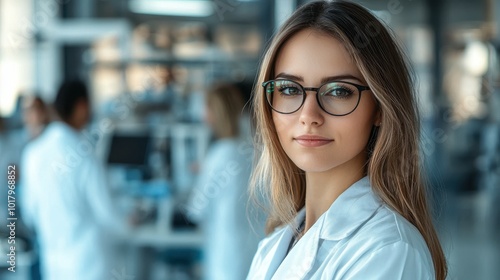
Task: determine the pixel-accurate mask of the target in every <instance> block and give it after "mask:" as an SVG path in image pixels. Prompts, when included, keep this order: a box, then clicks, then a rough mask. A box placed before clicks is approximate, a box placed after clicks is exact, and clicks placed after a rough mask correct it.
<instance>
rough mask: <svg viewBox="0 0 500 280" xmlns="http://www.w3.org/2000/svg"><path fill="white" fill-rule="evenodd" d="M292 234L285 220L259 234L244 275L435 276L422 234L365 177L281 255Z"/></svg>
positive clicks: (388, 278)
mask: <svg viewBox="0 0 500 280" xmlns="http://www.w3.org/2000/svg"><path fill="white" fill-rule="evenodd" d="M304 215H305V211H304V209H302V210H301V211H300V212H299V213H298V215H297V217H296V219H297V220H296V222H297V223H298V221H301V220H303V219H304ZM292 235H293V232H292V228H291V226H290V225H288V226H284V227H281V228H278V229H277V230H275V231H274V232H273V233H272V234H271V235H270V236H268V237H266V238H265V239H264V240H262V241H261V243H260V244H259V249H258V251H257V254H256V255H255V257H254V260H253V262H252V267H251V269H250V273H249V275H248V277H247V279H249V280H250V279H259V280H265V279H276V280H278V279H287V280H292V279H318V280H319V279H321V280H326V279H329V280H331V279H350V280H351V279H359V280H366V279H384V280H391V279H405V280H407V279H410V280H411V279H418V280H422V279H434V267H433V262H432V259H431V255H430V252H429V250H428V247H427V246H426V243H425V241H424V239H423V237H422V235H421V234H420V233H419V231H418V230H417V229H416V228H415V227H414V226H413V225H412V224H410V223H409V222H408V221H407V220H406V219H404V218H403V217H402V216H400V215H399V214H398V213H396V211H394V210H392V209H391V208H389V207H388V206H386V205H385V204H384V203H383V202H382V201H381V200H380V199H379V198H378V196H376V195H375V194H374V192H373V191H372V189H371V187H370V182H369V179H368V177H364V178H362V179H361V180H360V181H358V182H356V183H354V184H353V185H352V186H351V187H349V188H348V189H347V190H345V191H344V192H343V193H342V194H341V195H340V196H339V197H338V198H337V199H336V200H335V202H334V203H333V204H332V205H331V206H330V208H329V209H328V210H327V211H326V212H325V213H324V214H323V215H321V216H320V218H319V219H318V220H317V221H316V223H315V224H314V225H313V226H312V227H311V228H310V229H309V230H308V231H307V232H306V233H305V234H304V236H303V237H302V238H301V239H300V240H299V241H298V242H297V244H296V245H295V246H294V247H293V248H292V249H291V251H290V252H289V253H288V255H286V252H287V249H288V246H289V243H290V240H291V238H292ZM285 255H286V257H285Z"/></svg>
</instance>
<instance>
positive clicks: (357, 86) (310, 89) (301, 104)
mask: <svg viewBox="0 0 500 280" xmlns="http://www.w3.org/2000/svg"><path fill="white" fill-rule="evenodd" d="M276 81H289V82H293V83H294V84H297V85H299V86H300V88H301V89H302V91H303V92H304V94H303V95H302V96H303V97H302V103H300V106H299V107H298V108H297V110H295V111H292V112H289V113H285V112H280V111H278V110H276V108H274V107H273V105H272V104H271V102H270V101H269V98H267V97H266V101H267V104H269V106H270V107H271V109H273V110H274V111H275V112H278V113H280V114H287V115H288V114H293V113H295V112H297V111H298V110H300V108H302V106H303V105H304V102H305V101H306V96H307V94H306V91H315V92H316V101H317V102H318V105H319V107H320V108H321V109H322V110H323V111H324V112H325V113H327V114H328V115H331V116H336V117H342V116H347V115H349V114H351V113H352V112H354V111H355V110H356V109H357V108H358V105H359V102H360V101H361V93H363V91H365V90H370V87H368V86H362V85H358V84H355V83H350V82H345V81H328V82H326V83H324V84H321V85H320V86H319V87H316V88H315V87H304V86H302V85H301V84H299V83H297V82H295V81H292V80H286V79H277V80H269V81H266V82H263V83H262V87H263V88H264V94H266V95H267V94H271V93H268V92H267V91H266V86H267V85H268V84H270V83H274V82H276ZM331 83H344V84H349V85H352V86H354V87H356V89H358V91H359V96H358V101H357V102H356V106H354V109H352V110H351V111H350V112H348V113H345V114H340V115H338V114H332V113H330V112H328V111H327V110H325V108H323V105H321V102H320V101H319V89H320V88H322V87H323V86H324V85H327V84H331Z"/></svg>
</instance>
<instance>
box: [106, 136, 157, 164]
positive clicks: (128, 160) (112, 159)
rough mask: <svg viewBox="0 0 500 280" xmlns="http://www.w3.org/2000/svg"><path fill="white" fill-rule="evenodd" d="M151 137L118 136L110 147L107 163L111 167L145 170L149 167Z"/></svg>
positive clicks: (112, 140) (112, 139)
mask: <svg viewBox="0 0 500 280" xmlns="http://www.w3.org/2000/svg"><path fill="white" fill-rule="evenodd" d="M150 151H151V137H150V136H149V135H148V134H117V133H115V134H114V135H113V136H112V138H111V142H110V145H109V153H108V159H107V162H108V164H110V165H121V166H125V167H135V168H144V167H146V166H147V165H148V159H149V154H150Z"/></svg>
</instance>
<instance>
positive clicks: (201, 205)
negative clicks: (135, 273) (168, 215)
mask: <svg viewBox="0 0 500 280" xmlns="http://www.w3.org/2000/svg"><path fill="white" fill-rule="evenodd" d="M252 159H253V148H252V145H251V141H247V142H245V141H241V140H238V139H223V140H218V141H217V142H215V143H214V145H213V146H212V147H211V148H210V150H209V152H208V154H207V156H206V159H205V161H204V162H203V165H202V170H201V173H200V175H199V179H198V182H197V185H196V186H195V188H194V189H193V192H192V194H191V197H190V201H189V206H188V208H187V211H188V217H189V218H190V219H191V220H194V221H197V222H200V223H201V226H202V229H203V231H204V234H205V246H204V253H205V254H204V277H203V279H206V280H225V279H227V280H239V279H245V277H246V275H247V274H248V270H249V268H250V264H251V263H252V257H253V255H254V254H255V252H256V251H257V245H258V243H259V240H260V239H262V238H263V237H264V223H265V219H264V217H263V216H260V217H259V216H258V215H256V213H255V212H252V211H251V207H247V202H248V199H249V197H248V194H247V190H248V180H249V177H250V172H251V169H252Z"/></svg>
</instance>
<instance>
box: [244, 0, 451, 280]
mask: <svg viewBox="0 0 500 280" xmlns="http://www.w3.org/2000/svg"><path fill="white" fill-rule="evenodd" d="M406 61H407V59H406V57H405V56H404V54H403V52H402V51H401V49H400V47H398V45H397V44H396V42H395V40H394V39H393V37H392V35H391V34H390V33H389V32H388V30H387V28H386V27H385V26H384V24H382V23H381V22H380V21H379V20H378V19H377V18H376V17H375V16H373V15H372V14H371V13H370V12H369V11H368V10H367V9H365V8H363V7H362V6H360V5H358V4H355V3H351V2H346V1H335V2H312V3H308V4H306V5H304V6H302V7H301V8H299V9H298V10H297V11H296V12H295V13H294V14H293V15H292V16H291V17H290V18H289V19H288V20H287V21H286V22H285V23H284V24H283V26H282V27H281V29H280V30H279V31H278V33H277V34H276V35H275V37H274V39H273V40H272V42H271V44H270V46H269V48H268V50H267V52H266V54H265V57H264V58H263V62H262V66H261V70H260V74H259V76H258V81H257V85H256V89H255V92H254V94H255V96H254V108H255V114H256V122H257V124H256V125H257V133H256V134H257V136H258V145H260V146H261V147H262V153H261V155H260V158H259V161H258V164H257V167H256V170H255V173H254V174H253V184H252V187H254V189H253V191H254V192H255V193H256V194H259V195H261V194H265V195H267V198H268V200H269V203H270V205H271V208H270V216H269V219H268V224H267V226H268V227H267V230H268V232H270V234H269V236H267V237H266V238H265V239H264V240H263V241H262V242H261V243H260V244H259V249H258V251H257V253H256V255H255V257H254V260H253V263H252V267H251V269H250V272H249V275H248V278H247V279H259V280H264V279H350V280H352V279H360V280H365V279H384V280H388V279H405V280H407V279H439V280H443V279H445V277H446V274H447V265H446V260H445V257H444V255H443V251H442V248H441V245H440V242H439V240H438V236H437V234H436V231H435V229H434V226H433V224H432V220H431V215H430V213H429V212H430V211H429V208H428V205H427V199H426V192H425V186H424V183H423V180H422V179H421V171H420V168H419V117H418V112H417V109H416V107H417V106H416V103H415V98H414V95H413V94H414V93H413V84H412V77H411V73H410V70H409V66H408V64H407V62H406Z"/></svg>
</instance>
